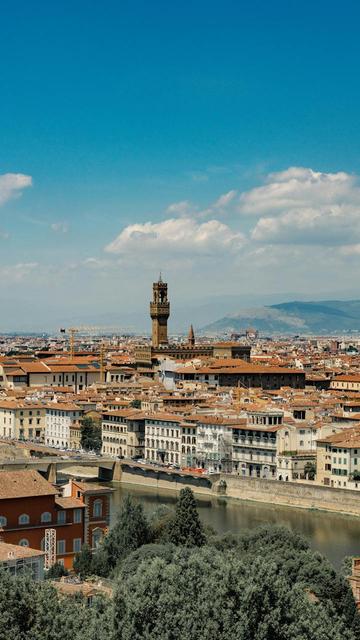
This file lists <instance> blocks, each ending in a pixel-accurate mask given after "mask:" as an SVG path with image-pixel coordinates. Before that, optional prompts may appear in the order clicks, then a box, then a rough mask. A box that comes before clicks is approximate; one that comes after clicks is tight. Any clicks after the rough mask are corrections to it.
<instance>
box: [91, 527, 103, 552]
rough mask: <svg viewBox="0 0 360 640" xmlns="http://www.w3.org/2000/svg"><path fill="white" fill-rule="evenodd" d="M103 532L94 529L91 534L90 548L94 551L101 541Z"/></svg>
mask: <svg viewBox="0 0 360 640" xmlns="http://www.w3.org/2000/svg"><path fill="white" fill-rule="evenodd" d="M103 536H104V532H103V530H102V529H94V531H93V533H92V547H93V549H96V547H98V546H99V545H100V542H101V540H102V539H103Z"/></svg>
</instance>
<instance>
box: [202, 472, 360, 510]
mask: <svg viewBox="0 0 360 640" xmlns="http://www.w3.org/2000/svg"><path fill="white" fill-rule="evenodd" d="M225 485H226V486H225ZM213 491H214V492H216V493H218V495H222V496H224V497H229V498H236V499H240V500H252V501H256V502H266V503H267V504H278V505H282V506H286V507H298V508H299V507H300V508H304V509H317V510H324V511H333V512H337V513H343V514H347V515H352V516H354V515H355V516H360V495H359V492H357V491H352V490H351V489H336V488H333V487H325V486H322V485H316V484H311V485H310V484H304V483H301V484H300V483H299V484H297V483H296V482H279V481H277V480H263V479H260V478H242V477H240V476H235V475H234V476H232V475H227V474H226V475H225V474H224V475H221V477H220V479H219V481H217V482H216V483H215V484H214V486H213Z"/></svg>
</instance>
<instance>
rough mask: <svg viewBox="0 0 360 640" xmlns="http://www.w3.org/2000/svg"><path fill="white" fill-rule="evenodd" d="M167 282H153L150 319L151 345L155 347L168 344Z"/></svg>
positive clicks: (168, 303) (160, 278) (168, 304)
mask: <svg viewBox="0 0 360 640" xmlns="http://www.w3.org/2000/svg"><path fill="white" fill-rule="evenodd" d="M167 288H168V286H167V283H166V282H163V281H162V277H161V273H160V276H159V280H158V281H157V282H154V284H153V299H152V302H150V316H151V319H152V346H153V347H155V348H157V347H160V346H161V345H163V344H164V345H166V344H168V335H167V322H168V319H169V316H170V302H169V300H168V297H167Z"/></svg>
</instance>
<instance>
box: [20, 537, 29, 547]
mask: <svg viewBox="0 0 360 640" xmlns="http://www.w3.org/2000/svg"><path fill="white" fill-rule="evenodd" d="M19 545H20V547H28V546H29V540H26V538H22V539H21V540H20V542H19Z"/></svg>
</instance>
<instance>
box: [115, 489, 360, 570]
mask: <svg viewBox="0 0 360 640" xmlns="http://www.w3.org/2000/svg"><path fill="white" fill-rule="evenodd" d="M111 486H112V487H113V488H114V493H113V495H112V509H111V512H112V520H114V518H115V517H116V512H117V510H118V509H119V506H120V503H121V501H122V500H123V498H124V496H126V495H128V494H129V495H131V496H133V497H134V498H135V499H136V500H139V501H140V502H141V503H142V504H143V505H144V509H145V511H146V512H147V513H151V512H152V511H153V510H154V509H155V508H156V507H158V506H159V505H161V504H165V505H168V506H170V507H173V506H174V505H175V503H176V499H177V493H176V492H175V491H174V492H172V491H163V490H156V489H153V488H149V489H146V488H145V487H142V486H141V487H140V486H136V485H129V484H126V485H125V484H118V483H113V484H112V485H111ZM196 500H197V506H198V510H199V514H200V517H201V520H202V521H203V523H204V524H208V525H211V527H213V528H214V529H215V530H216V531H218V532H219V533H224V532H226V531H232V532H235V533H236V532H239V531H242V530H244V529H253V528H254V527H257V526H259V525H263V524H278V525H285V526H286V527H288V528H289V529H292V530H293V531H297V532H298V533H301V534H302V535H304V536H305V537H306V538H307V539H308V540H309V542H310V544H311V547H312V548H313V549H316V550H318V551H320V552H321V553H322V554H323V555H325V556H327V558H328V559H329V560H330V561H331V562H332V563H333V564H334V565H335V566H336V567H339V566H340V564H341V560H342V559H343V558H344V556H347V555H360V518H356V517H352V516H344V515H341V514H337V513H330V512H326V511H310V510H306V509H296V508H289V507H281V506H278V505H270V504H264V503H260V502H246V501H241V500H235V499H224V498H218V497H207V496H200V495H197V496H196Z"/></svg>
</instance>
